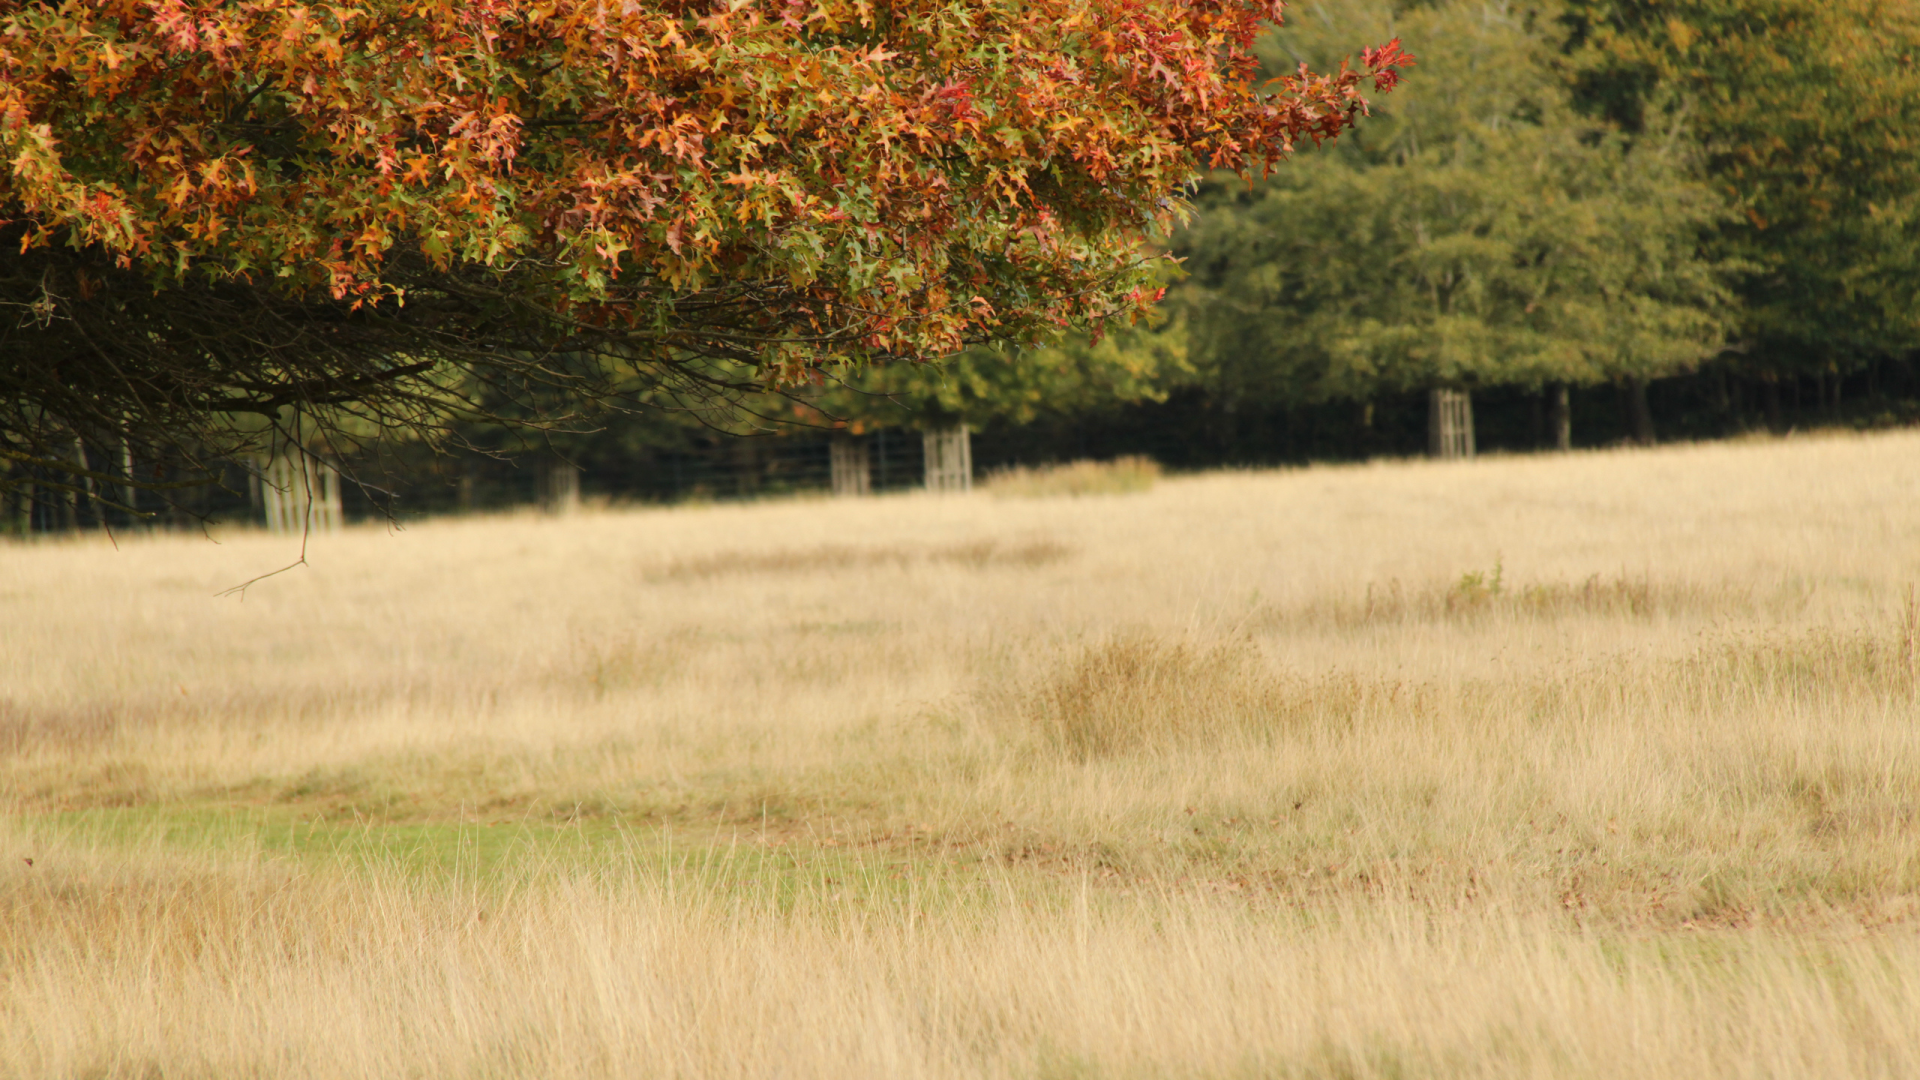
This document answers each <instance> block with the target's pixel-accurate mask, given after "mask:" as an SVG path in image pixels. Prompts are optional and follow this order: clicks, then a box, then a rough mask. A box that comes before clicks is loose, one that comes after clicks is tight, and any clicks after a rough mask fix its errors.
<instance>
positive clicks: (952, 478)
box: [921, 424, 973, 492]
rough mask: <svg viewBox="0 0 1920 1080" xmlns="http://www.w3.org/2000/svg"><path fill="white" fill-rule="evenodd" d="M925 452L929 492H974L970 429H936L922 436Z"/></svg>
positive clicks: (959, 427) (956, 427)
mask: <svg viewBox="0 0 1920 1080" xmlns="http://www.w3.org/2000/svg"><path fill="white" fill-rule="evenodd" d="M921 440H922V442H921V445H922V446H923V447H924V449H925V451H926V462H927V490H928V491H937V492H956V491H958V492H965V491H972V490H973V433H972V432H970V431H968V430H967V425H965V424H958V425H955V426H954V427H950V428H936V429H935V430H933V431H928V432H925V433H924V434H922V436H921Z"/></svg>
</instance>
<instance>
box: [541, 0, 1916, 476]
mask: <svg viewBox="0 0 1920 1080" xmlns="http://www.w3.org/2000/svg"><path fill="white" fill-rule="evenodd" d="M1385 37H1398V38H1400V39H1402V40H1403V41H1404V42H1405V43H1406V47H1407V49H1408V51H1410V52H1412V53H1413V54H1414V55H1416V56H1417V57H1418V58H1419V67H1418V68H1417V69H1416V71H1415V72H1414V73H1413V75H1412V76H1410V77H1409V78H1408V80H1407V81H1406V82H1405V83H1404V84H1403V85H1402V86H1401V87H1400V88H1399V89H1398V90H1396V91H1395V93H1394V94H1392V95H1390V96H1388V97H1385V98H1383V99H1381V100H1379V101H1376V102H1375V103H1374V104H1373V106H1372V110H1371V116H1370V117H1369V118H1368V120H1367V122H1366V123H1364V124H1362V125H1361V126H1360V127H1358V128H1357V129H1355V130H1354V131H1352V132H1349V133H1348V134H1347V135H1346V136H1345V137H1343V138H1342V139H1341V140H1340V141H1339V142H1338V143H1337V144H1335V145H1332V146H1328V147H1325V148H1323V149H1322V150H1320V151H1319V152H1316V153H1312V154H1303V155H1300V156H1298V157H1295V158H1293V159H1291V160H1289V161H1286V162H1284V163H1282V164H1280V165H1279V166H1278V167H1277V168H1276V169H1275V170H1274V171H1273V172H1272V173H1271V174H1270V175H1266V176H1264V177H1256V178H1254V179H1253V180H1251V181H1249V180H1247V179H1245V178H1242V177H1239V176H1234V175H1228V174H1221V175H1218V176H1215V177H1212V178H1210V179H1208V180H1206V181H1205V182H1204V183H1203V184H1202V185H1201V186H1200V187H1199V188H1198V189H1197V190H1196V193H1195V199H1194V203H1195V215H1194V217H1193V219H1192V221H1191V222H1190V224H1189V225H1188V226H1187V227H1186V228H1184V229H1182V230H1179V231H1177V232H1175V233H1172V234H1170V235H1167V236H1164V237H1162V238H1161V242H1162V243H1163V244H1164V245H1165V246H1166V247H1167V248H1168V249H1169V250H1171V251H1172V252H1174V253H1175V254H1176V255H1178V256H1179V257H1180V258H1181V260H1182V263H1181V272H1180V274H1179V275H1178V276H1176V277H1175V278H1173V279H1170V280H1169V282H1168V285H1169V291H1168V294H1167V296H1166V298H1165V300H1164V301H1163V303H1162V305H1161V308H1162V314H1163V321H1162V322H1161V323H1160V324H1159V325H1157V326H1149V325H1147V324H1146V323H1141V324H1138V325H1135V326H1132V327H1124V328H1121V329H1118V330H1117V331H1116V332H1114V333H1111V334H1109V335H1107V336H1106V337H1104V338H1102V339H1101V340H1099V341H1098V342H1088V341H1087V340H1085V339H1068V340H1064V341H1062V342H1060V343H1057V344H1055V345H1053V346H1051V347H1048V348H1044V349H1027V350H1023V351H1021V352H1020V353H1018V356H1017V360H1015V359H1014V358H1013V357H1012V355H1011V354H1009V353H1008V352H1006V351H1003V350H993V349H978V350H971V351H969V352H967V353H963V354H961V355H960V356H959V357H957V358H955V359H954V360H953V361H952V362H950V363H947V364H944V365H928V366H911V365H896V366H892V367H887V368H882V369H877V370H873V371H869V372H865V373H862V374H860V375H858V376H854V377H848V378H844V379H837V380H833V381H832V382H830V383H829V384H828V385H827V386H825V387H823V388H822V389H821V390H819V391H818V392H816V393H814V394H813V395H811V396H809V397H808V398H807V403H810V404H812V405H816V406H818V408H819V412H818V413H817V414H813V415H804V414H806V411H807V410H806V409H805V408H804V407H800V406H795V405H793V404H792V403H783V404H782V406H781V407H779V408H774V409H770V410H769V412H770V413H781V416H780V417H776V419H794V420H806V421H810V422H812V423H814V424H819V425H824V426H833V425H835V424H841V425H844V426H845V427H846V428H847V429H850V430H852V431H855V432H872V431H874V430H876V429H882V428H900V429H913V428H917V427H924V426H929V425H939V424H945V423H953V422H966V423H969V424H971V425H973V426H974V427H975V428H976V430H979V431H980V432H981V435H980V437H979V442H978V448H977V450H976V455H975V457H976V462H977V463H978V464H979V465H980V466H981V467H983V468H988V467H992V465H994V464H995V463H1000V462H1007V463H1011V462H1014V461H1035V460H1044V459H1049V458H1053V459H1065V458H1071V457H1078V456H1106V455H1113V454H1121V453H1141V452H1144V453H1149V454H1152V455H1154V456H1155V457H1158V458H1159V459H1160V460H1162V461H1163V462H1166V463H1167V464H1170V465H1175V466H1185V467H1204V466H1209V465H1219V464H1230V463H1258V462H1277V461H1288V460H1303V459H1328V458H1346V457H1364V456H1367V455H1370V454H1377V453H1398V454H1406V453H1418V452H1421V450H1422V449H1424V447H1425V446H1426V444H1427V439H1428V432H1427V430H1426V428H1427V424H1428V422H1429V410H1428V406H1427V392H1428V391H1430V390H1432V389H1435V388H1451V389H1459V390H1468V391H1471V392H1472V393H1473V396H1474V405H1475V420H1476V427H1477V429H1478V441H1479V444H1480V445H1481V447H1483V448H1491V449H1506V450H1526V449H1535V448H1552V447H1555V446H1568V445H1605V444H1609V443H1615V442H1621V441H1639V442H1646V441H1652V440H1653V439H1655V438H1711V437H1718V436H1724V435H1729V434H1735V433H1738V432H1741V431H1745V430H1750V429H1754V428H1770V429H1773V430H1780V431H1785V430H1788V429H1790V428H1793V427H1796V426H1799V427H1808V426H1821V425H1830V424H1855V425H1863V426H1865V425H1887V424H1895V423H1908V422H1911V421H1913V420H1915V419H1920V369H1917V368H1916V365H1915V359H1916V350H1920V297H1916V295H1915V289H1916V282H1920V273H1916V271H1917V270H1920V267H1916V266H1915V265H1914V262H1915V258H1916V254H1915V253H1916V252H1920V226H1917V219H1916V206H1920V202H1917V198H1920V145H1917V144H1916V139H1917V138H1920V66H1917V65H1916V56H1920V8H1917V7H1916V5H1913V4H1911V3H1906V2H1898V0H1896V2H1879V0H1784V2H1780V0H1680V2H1668V3H1647V2H1639V0H1598V2H1588V0H1570V2H1567V3H1521V2H1504V3H1503V2H1497V0H1438V2H1415V3H1406V2H1398V3H1395V2H1389V0H1357V2H1349V3H1338V4H1334V3H1324V2H1323V3H1302V4H1296V5H1292V6H1290V7H1289V9H1288V20H1287V22H1286V24H1285V25H1284V26H1283V27H1281V28H1279V29H1277V30H1274V31H1271V32H1269V33H1268V34H1266V35H1265V36H1264V37H1263V38H1262V39H1261V41H1260V43H1259V46H1258V52H1259V56H1260V59H1261V61H1262V64H1263V65H1264V67H1265V69H1266V71H1267V72H1268V73H1269V74H1273V73H1284V72H1288V71H1291V70H1293V69H1295V68H1296V67H1297V66H1298V65H1300V64H1302V63H1306V64H1308V65H1310V66H1311V67H1312V68H1314V69H1316V70H1321V69H1326V68H1327V67H1329V66H1332V65H1337V64H1338V63H1339V61H1340V59H1341V58H1342V57H1343V56H1344V55H1346V54H1347V52H1348V51H1349V49H1350V45H1349V43H1350V42H1352V41H1356V40H1375V39H1381V38H1385ZM782 410H785V411H784V412H783V411H782ZM763 426H764V427H765V428H766V429H771V428H773V427H777V426H778V425H777V424H775V425H763ZM701 438H702V436H701V435H700V433H699V429H697V428H694V427H689V426H686V425H674V424H666V425H656V426H651V427H647V426H641V427H627V428H625V429H622V430H620V431H615V430H614V429H609V430H607V431H606V432H603V433H601V434H598V435H593V436H586V437H583V438H582V439H580V441H579V442H578V443H577V444H575V446H574V449H575V450H576V451H577V452H578V453H579V454H580V459H581V460H582V462H583V463H584V464H585V465H586V466H587V467H588V469H589V471H590V474H592V473H598V474H600V475H601V476H602V477H603V480H602V483H605V484H608V485H610V486H618V480H617V478H618V476H619V475H620V473H621V472H622V470H623V469H625V468H629V467H631V469H633V470H639V471H645V470H646V469H647V468H649V467H653V466H650V464H649V462H650V460H651V458H650V457H649V455H653V456H655V457H657V456H658V455H660V454H661V453H674V452H678V453H686V452H688V451H689V450H690V449H691V448H694V447H696V446H698V445H699V443H700V441H701ZM732 452H733V453H736V454H740V455H745V456H750V452H749V451H745V450H735V451H732ZM748 471H749V472H751V470H748Z"/></svg>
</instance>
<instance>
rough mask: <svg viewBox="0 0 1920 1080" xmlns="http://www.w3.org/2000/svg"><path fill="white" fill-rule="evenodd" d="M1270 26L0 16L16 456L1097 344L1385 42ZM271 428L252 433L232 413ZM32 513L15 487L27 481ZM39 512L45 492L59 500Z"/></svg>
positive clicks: (1177, 1) (118, 3)
mask: <svg viewBox="0 0 1920 1080" xmlns="http://www.w3.org/2000/svg"><path fill="white" fill-rule="evenodd" d="M1280 15H1281V5H1280V3H1278V2H1277V0H1266V2H1254V0H1128V2H1125V3H1118V4H1116V3H1112V2H1110V0H897V2H888V0H736V2H732V3H713V2H704V3H694V2H673V0H646V2H638V3H628V4H624V5H618V6H615V5H606V4H599V3H587V2H584V0H540V2H538V3H522V2H506V0H462V2H457V3H456V2H452V0H346V2H343V3H335V4H327V5H318V4H307V3H300V2H295V0H250V2H248V3H231V2H226V0H66V2H63V3H39V2H25V0H0V158H4V161H5V164H6V168H5V169H4V170H0V219H4V225H0V251H4V252H5V254H4V256H3V257H4V258H5V259H6V264H5V266H4V269H0V305H4V311H5V314H4V315H0V355H4V361H0V434H3V435H4V438H3V439H0V456H4V457H6V458H8V459H10V460H11V461H13V462H15V463H25V464H29V465H32V466H33V467H35V468H38V469H42V470H46V469H55V468H67V471H68V473H69V474H72V472H73V468H72V467H71V466H70V463H68V462H67V460H66V459H65V458H64V457H63V456H62V453H61V450H60V448H61V447H63V446H71V445H73V443H74V440H76V439H78V440H81V441H82V442H91V443H96V444H100V445H114V444H119V445H122V446H125V447H129V448H137V449H138V451H139V455H140V456H141V457H142V458H143V460H152V459H156V458H157V457H159V456H162V455H165V454H172V455H175V456H176V457H180V458H182V459H186V460H193V461H204V460H207V459H208V458H209V457H210V456H213V455H218V454H222V453H228V452H231V451H233V450H234V449H235V448H237V447H240V446H243V445H245V444H246V443H247V441H248V440H249V439H250V438H253V437H254V434H255V433H256V432H257V431H258V430H259V429H260V428H261V427H262V426H263V425H264V426H269V427H270V426H273V425H277V424H282V423H284V422H285V418H286V417H287V416H288V415H289V411H290V410H293V411H298V412H299V413H300V414H301V415H303V416H304V417H306V418H307V420H308V422H317V423H320V424H322V425H330V426H331V427H332V428H333V429H334V430H335V431H348V430H350V429H351V427H352V425H351V424H350V423H348V422H347V421H346V420H343V419H342V418H343V417H344V418H348V419H351V418H352V417H354V416H356V415H357V416H359V417H360V422H361V425H362V427H361V430H369V431H370V430H378V429H380V428H382V427H390V426H393V425H396V424H397V425H403V426H415V427H421V426H431V425H432V424H434V423H436V422H437V420H436V418H438V417H442V416H445V415H447V414H448V411H449V410H450V409H452V410H453V411H455V412H457V411H458V409H459V408H460V407H461V406H462V405H464V406H466V407H468V408H475V407H483V406H485V405H486V404H487V403H488V402H490V401H497V400H503V399H504V400H514V401H520V400H526V399H528V398H529V397H538V396H539V395H541V394H554V393H558V394H559V395H560V396H562V397H566V398H570V399H574V400H578V399H579V398H581V397H583V396H585V397H592V396H593V395H595V394H602V393H609V392H613V391H615V390H617V389H619V388H621V387H623V386H624V387H627V388H631V387H632V386H633V385H635V383H636V381H637V382H638V383H639V384H641V385H644V386H651V387H653V388H654V389H655V390H660V389H662V388H664V390H665V392H668V393H677V392H694V393H699V392H702V391H715V392H721V393H726V392H731V391H735V390H747V389H753V388H759V387H765V386H769V385H771V386H782V385H795V384H799V383H803V382H805V381H807V380H808V379H811V378H817V377H818V376H819V375H820V374H821V373H823V372H827V371H833V370H848V369H857V368H859V367H860V366H862V365H868V364H873V363H888V362H901V361H919V360H923V359H928V358H937V357H941V356H945V355H948V354H952V353H954V352H956V351H958V350H960V349H962V348H964V347H966V346H968V345H972V344H977V343H983V342H989V341H995V340H1031V339H1034V338H1036V337H1038V336H1041V335H1043V334H1045V333H1047V332H1049V331H1051V330H1053V329H1055V328H1058V327H1063V326H1075V325H1078V326H1088V325H1095V324H1098V323H1100V322H1101V321H1103V320H1105V319H1107V318H1109V317H1111V316H1114V315H1116V314H1120V313H1125V312H1129V311H1133V310H1138V309H1139V308H1141V307H1143V306H1144V305H1146V304H1147V303H1149V302H1150V301H1151V299H1152V297H1153V296H1154V295H1155V290H1154V288H1153V285H1154V282H1155V276H1156V274H1157V273H1158V270H1157V268H1156V267H1155V266H1154V261H1155V260H1154V258H1153V257H1152V256H1151V255H1150V254H1149V253H1148V252H1146V251H1144V250H1143V249H1142V248H1141V246H1140V245H1139V239H1140V237H1141V236H1142V235H1144V234H1146V233H1148V232H1149V231H1151V230H1155V229H1165V228H1167V227H1168V226H1170V225H1172V224H1173V223H1174V222H1176V221H1177V220H1178V219H1179V218H1180V217H1181V215H1182V213H1183V211H1184V208H1185V202H1184V200H1183V197H1182V193H1183V191H1184V190H1185V189H1186V186H1187V185H1189V184H1190V183H1191V182H1192V181H1193V179H1194V178H1195V177H1196V176H1197V175H1199V174H1200V173H1202V172H1203V171H1204V170H1207V169H1229V170H1246V169H1250V168H1259V167H1262V166H1264V165H1267V164H1270V163H1272V162H1274V161H1276V160H1278V159H1280V158H1282V157H1284V156H1285V155H1287V154H1288V153H1290V152H1291V151H1293V150H1294V149H1296V148H1298V147H1301V146H1304V145H1308V144H1317V143H1319V142H1321V141H1324V140H1326V139H1330V138H1333V137H1334V136H1336V135H1338V134H1339V133H1341V132H1342V131H1343V130H1345V129H1346V128H1348V127H1349V126H1350V125H1352V124H1353V123H1354V122H1355V120H1356V118H1357V117H1359V116H1360V115H1361V114H1363V113H1364V112H1365V110H1366V107H1367V103H1366V99H1365V97H1364V96H1363V92H1364V91H1366V90H1368V89H1380V90H1385V89H1388V88H1391V86H1392V85H1393V84H1394V82H1395V81H1396V79H1397V76H1398V73H1399V70H1400V69H1401V68H1402V67H1403V66H1406V65H1407V64H1409V63H1410V60H1409V59H1408V58H1406V57H1405V56H1403V55H1402V54H1401V53H1400V52H1399V48H1398V43H1397V42H1391V43H1388V44H1386V45H1383V46H1381V47H1379V48H1370V49H1366V50H1364V51H1362V52H1361V53H1360V55H1359V57H1358V59H1357V63H1354V64H1349V63H1347V62H1345V61H1341V62H1339V63H1337V64H1330V65H1328V66H1326V67H1324V68H1323V69H1322V73H1319V74H1316V73H1313V72H1311V71H1309V70H1308V69H1307V68H1305V67H1304V66H1302V67H1300V68H1298V69H1296V70H1294V71H1291V72H1290V73H1287V74H1284V75H1282V76H1281V77H1279V78H1278V79H1275V80H1267V81H1263V80H1261V79H1260V78H1259V75H1260V73H1259V71H1258V61H1257V58H1256V57H1255V55H1254V40H1255V35H1256V31H1257V30H1258V29H1259V26H1260V25H1261V21H1262V19H1263V18H1264V19H1275V20H1277V19H1278V18H1279V17H1280ZM247 416H252V417H254V418H255V419H253V420H250V421H249V420H245V419H244V417H247ZM6 482H7V481H6V480H5V479H0V484H4V483H6ZM43 482H44V480H43Z"/></svg>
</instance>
